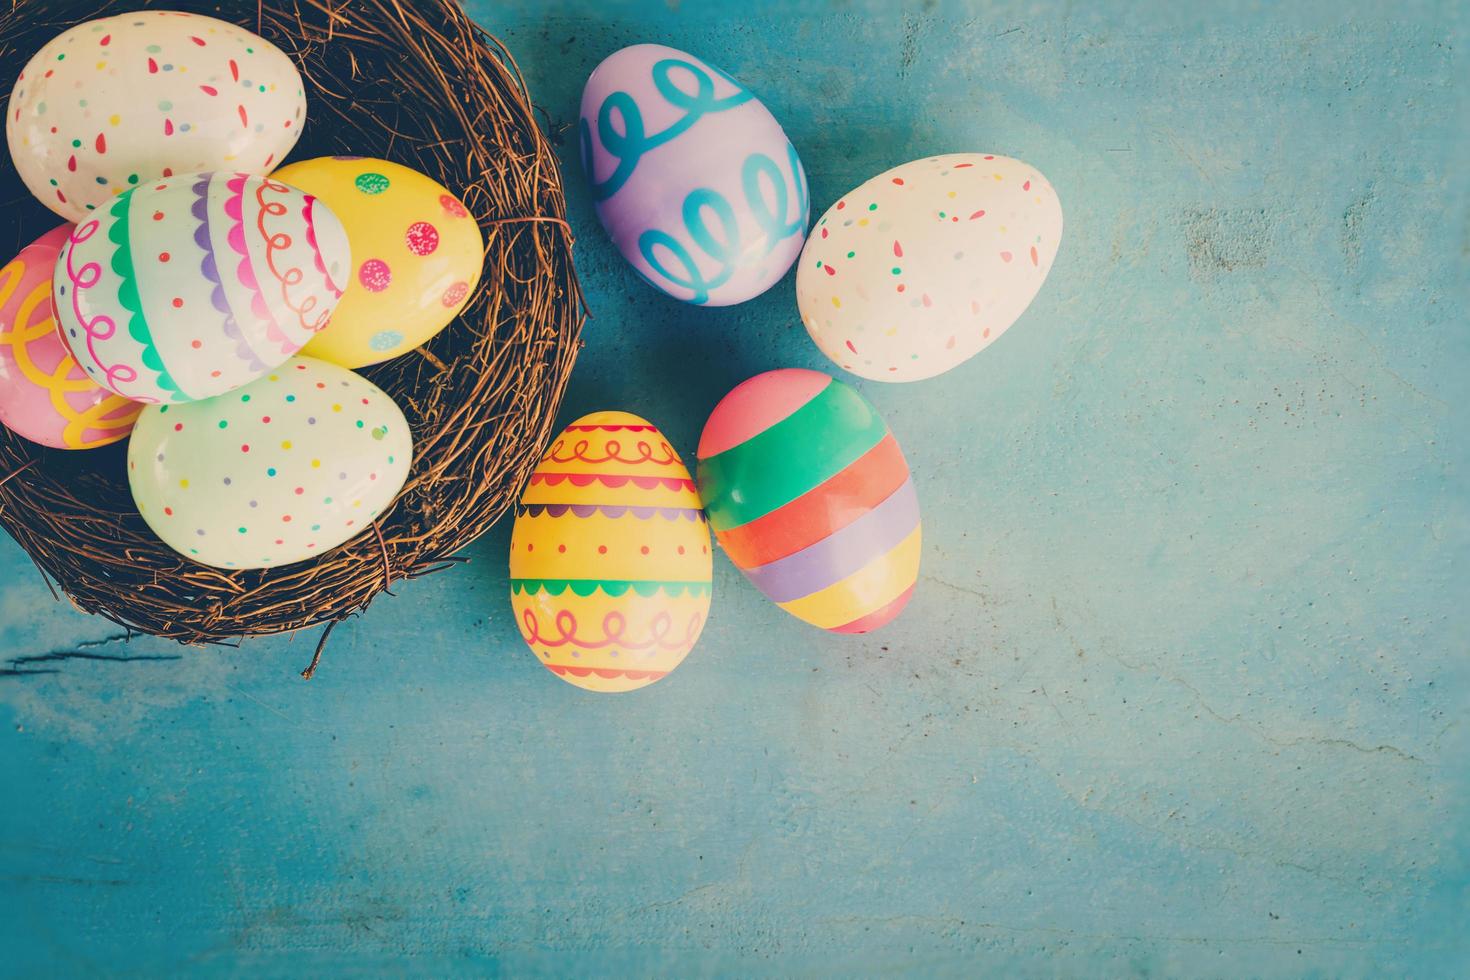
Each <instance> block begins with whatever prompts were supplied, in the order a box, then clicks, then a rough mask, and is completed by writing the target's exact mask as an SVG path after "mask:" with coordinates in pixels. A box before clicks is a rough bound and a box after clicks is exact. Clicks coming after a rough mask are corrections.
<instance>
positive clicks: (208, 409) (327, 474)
mask: <svg viewBox="0 0 1470 980" xmlns="http://www.w3.org/2000/svg"><path fill="white" fill-rule="evenodd" d="M412 457H413V441H412V437H411V436H410V434H409V431H408V424H407V423H406V422H405V421H404V418H403V412H402V411H401V410H400V409H399V407H398V405H397V404H396V403H394V401H393V399H392V398H390V397H389V396H388V395H387V394H385V393H384V392H383V391H382V390H381V389H380V388H378V387H377V386H375V385H373V384H372V383H371V382H369V381H367V380H366V379H364V378H362V377H359V376H358V375H356V374H354V373H353V372H351V371H349V370H347V369H346V368H341V367H338V366H337V365H335V364H328V363H327V362H326V361H319V360H316V359H315V358H311V357H294V358H292V359H291V360H289V361H287V362H286V363H285V364H283V365H281V366H280V367H279V368H277V369H276V370H274V371H272V372H271V373H269V374H267V375H265V376H264V377H262V378H259V379H257V380H255V381H253V382H251V383H250V384H248V385H246V386H244V387H243V388H238V389H236V390H235V391H232V392H229V393H228V394H224V395H220V396H218V397H215V398H206V399H204V400H202V401H195V402H187V403H184V404H173V405H151V406H149V407H148V408H145V409H144V410H143V413H142V415H140V416H139V417H138V422H137V424H136V425H135V426H134V427H133V435H132V438H131V439H130V440H129V441H128V484H129V486H130V487H131V488H132V492H133V502H134V503H136V504H137V506H138V512H139V513H140V514H142V515H143V520H144V521H146V522H147V524H148V526H149V527H150V528H152V529H153V532H154V533H155V534H157V535H158V537H159V538H160V539H161V540H162V541H163V543H164V544H166V545H168V546H169V547H170V548H173V549H174V550H175V551H177V552H179V553H180V554H181V555H184V556H185V557H187V558H190V559H192V560H193V561H197V562H201V563H203V564H205V565H213V566H216V567H218V568H268V567H272V566H276V565H287V564H290V563H292V562H296V561H302V560H303V559H308V558H314V557H316V556H317V555H320V554H322V553H323V552H325V551H329V550H331V549H332V548H335V547H336V546H337V545H339V544H342V543H343V542H344V541H348V540H350V539H352V538H355V537H357V536H358V535H359V534H363V533H365V532H366V533H369V534H371V528H372V524H373V522H374V521H375V520H376V519H377V518H378V517H380V516H381V515H382V514H383V512H384V511H385V510H386V509H387V508H388V507H389V506H390V505H391V504H392V502H393V499H394V498H395V497H396V496H397V495H398V491H399V490H400V489H402V487H403V483H404V480H406V479H407V478H408V469H409V465H410V463H411V462H412Z"/></svg>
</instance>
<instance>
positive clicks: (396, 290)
mask: <svg viewBox="0 0 1470 980" xmlns="http://www.w3.org/2000/svg"><path fill="white" fill-rule="evenodd" d="M273 176H274V177H276V178H277V179H279V180H281V181H283V182H285V183H288V184H290V185H292V186H294V187H299V188H301V189H302V190H304V191H306V192H307V193H309V194H312V195H314V196H315V197H316V198H317V199H318V200H320V201H321V202H322V203H323V204H324V205H325V206H326V207H328V208H330V209H331V211H332V212H333V213H334V214H336V215H337V217H338V218H339V219H340V220H341V221H342V224H343V226H344V228H345V229H346V234H347V238H348V240H349V241H350V242H351V245H352V253H353V261H354V263H356V265H355V267H354V269H353V271H352V278H353V279H354V280H355V282H354V283H353V285H352V288H349V289H348V290H347V291H346V294H345V295H344V296H343V297H342V302H341V303H340V304H339V305H338V307H337V309H336V311H335V312H334V313H333V314H332V320H331V323H330V324H329V325H328V326H327V327H326V329H324V330H322V331H321V332H320V333H319V334H318V335H317V336H316V337H314V338H313V339H312V341H311V342H310V343H309V344H308V345H307V347H306V348H305V349H304V353H307V354H309V355H311V356H314V357H321V358H323V359H325V360H329V361H332V362H333V363H336V364H341V365H342V366H344V367H362V366H365V365H368V364H375V363H377V362H379V361H383V360H387V359H388V358H390V357H395V356H398V355H400V354H402V353H403V352H405V351H408V350H412V349H413V348H415V347H417V346H419V345H421V344H423V343H425V342H426V341H428V340H429V339H430V338H431V337H433V336H434V334H436V333H438V332H439V331H440V330H442V329H444V328H445V327H446V326H448V325H449V324H450V323H451V322H452V321H453V320H454V318H455V316H456V315H457V314H458V313H459V311H460V310H461V309H462V308H463V306H464V305H465V303H467V302H469V299H470V297H471V296H472V295H473V294H474V290H475V286H476V285H477V284H478V282H479V280H480V274H481V271H482V266H483V262H484V239H483V237H482V236H481V234H480V229H479V226H478V225H477V224H476V222H475V220H474V218H473V217H472V216H471V215H470V213H469V210H468V209H467V208H465V206H464V205H463V203H461V202H460V201H459V200H458V199H457V198H455V197H454V196H453V195H452V194H450V193H449V192H448V190H447V189H446V188H445V187H443V186H442V185H441V184H439V183H437V182H436V181H433V180H430V179H429V178H428V177H426V176H424V175H423V174H420V173H418V172H416V171H413V170H410V169H408V168H407V167H403V166H400V165H398V164H396V163H392V162H389V161H387V160H372V159H361V160H354V159H338V158H332V157H321V158H317V159H313V160H304V161H302V162H300V163H293V164H290V165H289V166H286V167H282V168H281V169H280V170H278V171H276V173H275V174H274V175H273ZM390 335H396V336H398V337H399V338H400V339H398V340H396V341H392V342H390V339H391V337H390Z"/></svg>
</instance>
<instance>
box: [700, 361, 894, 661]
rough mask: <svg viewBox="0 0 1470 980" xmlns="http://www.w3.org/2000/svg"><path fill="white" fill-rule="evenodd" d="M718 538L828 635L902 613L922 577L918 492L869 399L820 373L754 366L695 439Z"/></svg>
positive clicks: (773, 594) (785, 605)
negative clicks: (754, 370) (762, 371)
mask: <svg viewBox="0 0 1470 980" xmlns="http://www.w3.org/2000/svg"><path fill="white" fill-rule="evenodd" d="M698 474H699V491H700V495H701V497H703V499H704V505H705V508H706V511H707V513H708V514H709V522H710V526H711V527H712V528H714V532H715V538H716V540H718V541H719V543H720V546H721V547H722V548H724V549H725V553H726V554H727V555H729V556H730V560H731V561H733V562H734V563H735V565H736V567H737V568H739V569H740V570H741V571H742V572H744V573H745V577H746V578H748V579H749V580H750V581H751V582H752V583H753V584H754V585H755V587H756V588H758V589H760V591H761V592H762V593H764V594H765V596H766V597H767V598H769V599H770V600H771V601H773V602H775V603H776V604H777V605H779V606H780V607H781V608H782V609H784V610H786V611H787V612H789V613H791V614H792V615H793V616H795V617H796V618H798V619H802V620H805V621H806V622H808V623H811V624H812V625H813V626H820V627H821V628H822V629H825V630H830V631H831V632H834V633H867V632H869V631H871V630H875V629H877V628H878V627H880V626H882V625H883V624H885V623H887V622H888V621H889V620H891V619H893V618H894V617H895V616H897V615H898V614H899V613H900V612H901V611H902V610H903V607H904V606H905V605H906V604H907V603H908V601H909V596H910V595H912V594H913V591H914V583H915V582H916V581H917V580H918V577H919V550H920V540H921V523H920V520H919V500H918V496H917V495H916V494H915V492H914V484H913V481H912V480H911V479H910V478H909V467H908V463H907V462H906V461H905V460H904V458H903V450H901V449H900V448H899V447H898V442H897V441H896V440H895V439H894V438H893V434H892V433H891V432H889V431H888V426H887V424H886V423H884V421H883V418H882V417H881V416H880V415H879V414H878V413H877V412H876V411H875V410H874V409H873V406H872V405H870V404H868V402H867V401H866V400H865V399H864V398H863V397H862V396H861V395H859V394H858V393H857V392H856V391H853V390H852V389H851V388H849V387H848V386H847V385H845V384H843V383H842V382H840V381H835V380H833V379H832V378H829V377H828V376H827V375H825V374H821V373H820V372H817V371H802V370H798V369H794V368H791V369H786V370H781V371H767V372H766V373H765V374H758V375H756V376H755V377H753V378H751V379H749V380H748V381H745V382H744V383H742V384H740V385H739V386H737V387H736V388H735V389H734V390H733V391H731V392H730V393H729V394H728V395H726V396H725V397H724V399H722V400H721V401H720V403H719V404H718V405H716V406H715V410H714V412H712V413H711V414H710V417H709V421H708V422H707V423H705V427H704V432H703V434H702V435H701V436H700V439H699V465H698Z"/></svg>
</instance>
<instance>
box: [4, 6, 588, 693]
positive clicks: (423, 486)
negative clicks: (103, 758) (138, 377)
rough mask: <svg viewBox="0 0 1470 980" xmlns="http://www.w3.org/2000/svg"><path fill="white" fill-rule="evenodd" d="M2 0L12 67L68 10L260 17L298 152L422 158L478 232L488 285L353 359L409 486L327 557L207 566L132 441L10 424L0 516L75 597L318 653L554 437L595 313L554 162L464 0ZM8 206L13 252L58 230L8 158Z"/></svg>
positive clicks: (476, 528) (418, 569)
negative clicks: (394, 422)
mask: <svg viewBox="0 0 1470 980" xmlns="http://www.w3.org/2000/svg"><path fill="white" fill-rule="evenodd" d="M7 6H8V8H9V9H8V10H5V11H4V12H3V13H0V63H3V64H6V65H9V66H11V70H12V71H19V69H20V67H21V66H22V65H24V64H25V63H26V62H27V61H28V60H29V59H30V57H31V55H32V54H34V53H35V52H36V51H37V50H38V49H39V48H40V47H41V46H42V45H44V44H45V43H46V42H47V41H49V40H50V39H51V38H53V37H54V36H56V35H57V34H59V33H60V32H61V31H63V30H65V29H66V28H68V27H70V26H72V25H73V24H76V23H78V22H81V21H85V20H90V19H93V18H95V17H100V16H106V15H108V14H114V13H120V12H123V11H127V10H132V9H138V8H140V7H141V8H148V7H155V6H157V7H163V8H165V9H170V10H188V11H192V12H195V13H201V14H208V15H210V16H214V17H218V18H220V19H223V20H229V21H232V22H234V23H238V24H240V25H242V26H245V27H248V28H249V29H251V30H254V31H256V32H257V33H258V34H260V35H262V36H263V37H265V38H266V39H268V40H269V41H271V42H273V43H274V44H276V45H277V46H278V47H280V48H281V50H283V51H285V52H286V53H287V54H288V55H289V56H290V57H291V58H292V60H293V61H295V62H296V64H297V66H298V67H299V68H300V70H301V74H302V75H303V77H304V78H305V79H306V82H307V97H308V118H307V125H306V129H305V132H304V133H303V135H302V138H301V140H300V142H299V143H298V144H297V146H296V149H295V151H294V152H293V158H294V159H309V158H312V157H318V156H328V155H334V154H351V155H357V156H371V157H380V158H384V159H388V160H393V161H396V162H398V163H401V164H404V165H405V166H408V167H412V168H413V169H415V170H418V171H421V172H422V173H425V174H428V175H429V176H430V177H433V178H434V179H435V180H437V181H439V182H440V183H442V184H444V185H445V186H446V187H448V188H449V189H450V190H451V191H453V192H454V193H455V194H456V195H457V196H459V197H460V198H461V200H463V201H464V203H465V205H466V206H467V207H468V208H469V209H470V211H471V212H472V213H473V214H474V216H475V218H476V220H477V221H478V222H479V224H480V228H481V230H482V231H483V232H484V235H485V240H486V248H485V273H484V276H483V279H482V282H481V286H480V288H479V291H478V294H477V295H476V296H475V297H474V298H473V300H472V301H471V302H470V303H469V304H468V305H467V306H466V307H465V308H464V310H463V312H462V313H461V314H460V315H459V317H458V318H457V319H456V320H455V322H454V323H452V324H451V325H450V326H449V327H448V328H447V329H446V330H444V331H443V332H441V333H440V334H439V335H438V336H436V337H435V338H434V339H433V340H432V341H430V342H429V343H427V344H426V345H424V346H423V347H421V348H419V349H418V350H416V351H414V352H412V353H410V354H407V355H405V356H402V357H399V358H397V359H395V360H392V361H389V362H387V363H384V364H380V365H376V366H374V367H371V368H367V369H364V371H363V374H364V375H365V376H366V377H368V378H369V379H370V380H371V381H372V382H373V383H374V384H376V385H378V386H379V387H380V388H382V389H383V390H384V391H386V392H387V393H388V394H390V395H392V396H393V398H394V399H395V400H396V401H397V402H398V404H399V406H401V407H402V409H403V411H404V414H405V415H406V416H407V418H408V422H409V425H410V426H411V427H412V430H413V437H414V447H415V456H414V463H413V468H412V471H411V472H410V474H409V477H408V481H407V483H406V484H405V485H404V487H403V490H402V492H401V493H400V494H399V495H398V497H397V498H396V500H395V501H394V503H393V504H392V506H390V507H388V508H386V509H385V510H384V512H383V514H382V515H381V516H380V517H379V518H378V519H377V520H376V521H375V522H374V523H373V526H372V527H371V528H369V529H367V530H365V531H364V532H363V533H361V534H359V535H358V536H357V537H356V538H353V539H352V540H351V541H348V542H347V543H346V544H343V545H341V546H340V547H338V548H334V549H332V550H331V551H329V552H326V553H324V554H322V555H321V556H319V557H317V558H314V559H311V560H308V561H303V562H299V563H296V564H292V565H287V566H284V567H281V568H271V569H258V570H248V571H227V570H224V569H217V568H210V567H206V566H204V565H200V564H196V563H194V562H192V561H189V560H188V559H185V558H183V557H182V556H180V555H179V554H177V553H176V552H174V551H172V550H171V549H169V548H168V547H166V546H165V545H164V544H163V543H162V542H161V541H159V540H158V538H157V537H155V536H154V534H153V532H151V531H150V530H149V529H148V526H147V525H146V524H144V522H143V520H142V518H141V517H139V516H138V513H137V511H136V510H135V509H134V507H133V503H132V496H131V494H130V493H129V490H128V485H127V476H126V473H125V472H124V450H123V448H122V447H123V446H125V443H120V444H117V445H114V446H110V447H106V448H102V449H95V450H90V451H87V452H68V451H63V450H52V449H46V448H43V447H41V446H38V445H35V444H33V443H30V442H28V441H26V440H24V439H22V438H20V437H19V436H16V435H13V434H11V433H9V432H8V431H6V430H4V429H3V428H0V525H3V526H4V527H5V529H6V530H7V531H9V532H10V534H11V535H12V536H13V537H14V538H15V540H16V541H17V542H18V543H19V544H20V546H21V547H22V548H24V549H25V550H26V552H27V553H28V554H29V555H30V556H31V558H32V560H33V561H34V562H35V563H36V566H37V567H38V568H39V569H40V570H41V573H42V575H44V576H45V577H46V579H47V580H48V584H54V586H56V587H59V589H60V590H61V591H62V592H65V593H66V595H68V596H69V597H70V598H71V600H72V601H73V602H74V603H75V604H76V605H77V606H78V607H79V608H81V609H82V610H84V611H86V612H89V613H96V614H97V615H99V616H103V617H105V618H107V619H109V620H112V621H113V622H115V623H118V624H119V625H121V626H123V627H125V628H127V629H128V630H130V631H138V632H142V633H149V634H153V635H155V636H163V637H170V638H173V639H177V640H181V641H185V642H191V643H198V642H232V641H235V640H237V639H238V638H241V637H246V636H259V635H264V634H272V633H283V632H287V631H292V630H299V629H304V628H307V627H311V626H316V625H325V626H326V627H327V629H326V630H325V631H324V632H323V634H322V637H321V642H320V643H319V644H318V647H317V652H318V655H319V654H320V650H321V643H325V640H326V634H327V633H328V632H330V629H331V626H332V625H333V624H335V623H337V622H340V621H341V620H342V619H344V618H346V617H348V616H350V615H352V614H353V613H356V612H360V611H361V610H363V609H364V608H366V607H367V605H368V604H369V603H370V602H372V600H373V598H374V597H375V596H377V595H378V594H379V593H380V592H384V591H387V590H388V589H389V588H391V587H392V585H393V583H394V582H396V581H398V580H400V579H403V578H412V577H415V576H418V575H423V574H426V573H429V572H434V571H438V570H440V569H443V568H447V567H449V566H451V565H453V564H454V563H455V562H457V561H459V560H461V558H460V557H459V556H458V552H460V551H461V549H463V548H464V546H465V545H467V544H468V543H469V542H471V541H473V540H474V539H475V538H476V537H477V536H479V535H480V534H482V533H483V532H484V531H485V530H486V529H488V528H489V527H490V526H491V525H492V524H494V523H495V521H496V520H497V519H498V518H499V517H500V516H501V515H502V514H503V513H504V512H505V510H506V508H507V507H509V506H510V504H511V503H512V502H513V501H514V500H515V498H516V495H517V494H518V492H519V491H520V488H521V487H522V485H523V484H524V483H525V481H526V479H527V478H528V476H529V474H530V472H531V470H532V468H533V467H534V466H535V463H536V460H537V456H538V454H539V452H540V450H541V449H542V448H543V447H544V446H545V444H546V443H547V442H548V441H549V440H550V437H551V435H552V429H551V427H552V424H553V421H554V419H555V416H556V412H557V409H558V407H559V406H560V403H561V399H562V395H563V392H564V390H565V386H566V382H567V377H568V375H569V374H570V373H571V369H572V364H573V362H574V360H575V359H576V354H577V350H578V348H579V346H580V342H579V340H578V337H579V334H580V332H581V328H582V322H583V319H584V317H585V312H584V308H583V305H582V297H581V292H580V289H579V287H578V285H577V280H576V276H575V273H574V271H573V268H572V254H571V251H572V236H571V233H570V229H569V228H568V226H567V223H566V220H565V200H564V198H563V196H562V185H561V174H560V170H559V168H558V165H557V161H556V157H555V155H554V154H553V152H552V150H551V147H550V145H549V144H548V141H547V139H546V137H545V136H544V135H543V133H542V131H541V128H540V127H539V126H538V125H537V121H536V118H535V115H534V110H533V107H532V105H531V101H530V98H529V96H528V95H527V92H526V87H525V83H524V81H523V80H522V78H521V76H520V73H519V69H518V68H517V67H516V64H515V61H514V59H513V58H512V57H511V55H510V53H509V52H508V51H507V50H506V49H505V47H504V46H503V45H502V44H501V43H500V42H499V41H498V40H497V39H495V38H494V37H492V36H490V35H488V34H486V33H485V32H484V31H482V30H481V29H480V28H478V27H477V26H475V25H474V24H473V23H472V22H471V21H470V19H469V18H468V17H467V16H466V15H465V13H464V11H463V10H462V9H461V8H460V6H459V5H458V4H457V3H456V2H455V0H272V2H263V3H258V4H257V3H249V2H236V3H223V4H221V3H218V2H216V3H198V2H190V0H165V2H163V3H151V2H148V0H142V2H131V0H130V2H127V3H122V4H103V5H99V4H98V3H97V2H96V0H13V2H12V3H10V4H7ZM9 84H10V83H9V82H8V81H7V82H4V85H5V86H6V87H7V90H8V86H9ZM8 99H9V96H8V95H6V100H7V109H8ZM0 200H3V201H4V208H3V210H0V244H3V245H5V246H8V247H9V251H8V252H6V253H5V254H6V255H13V254H15V253H16V252H18V251H19V250H20V249H21V248H22V247H23V246H24V245H25V244H27V243H28V242H30V241H31V240H32V239H34V238H35V237H36V236H37V235H39V234H40V233H41V232H43V231H45V230H46V229H48V228H50V227H52V226H54V225H55V222H56V219H55V216H54V215H52V214H51V213H50V212H48V211H46V210H45V209H44V208H43V207H42V206H41V205H40V204H39V203H37V202H36V201H35V200H34V199H33V198H32V197H31V195H30V194H29V193H28V192H27V190H26V188H25V186H24V185H23V184H22V183H21V180H20V178H19V177H18V176H17V174H16V171H15V168H14V166H13V165H12V164H11V162H10V159H9V155H8V154H4V162H3V164H0ZM53 591H55V590H54V589H53ZM313 664H315V660H313ZM308 676H309V671H308Z"/></svg>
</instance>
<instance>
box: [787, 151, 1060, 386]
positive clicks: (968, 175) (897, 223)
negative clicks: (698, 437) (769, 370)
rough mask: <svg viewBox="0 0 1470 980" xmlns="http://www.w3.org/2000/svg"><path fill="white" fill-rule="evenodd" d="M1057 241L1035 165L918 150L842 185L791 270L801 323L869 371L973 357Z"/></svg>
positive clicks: (1046, 267)
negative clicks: (919, 156) (915, 156)
mask: <svg viewBox="0 0 1470 980" xmlns="http://www.w3.org/2000/svg"><path fill="white" fill-rule="evenodd" d="M1061 241H1062V206H1061V203H1060V202H1059V201H1058V200H1057V194H1056V191H1054V190H1052V186H1051V184H1049V183H1047V180H1046V178H1045V177H1043V176H1042V175H1041V173H1040V171H1038V170H1036V169H1035V168H1034V167H1032V166H1030V165H1029V164H1025V163H1022V162H1021V161H1020V160H1012V159H1010V158H1009V157H1000V156H993V155H990V154H979V153H951V154H949V155H948V156H940V157H928V158H926V159H923V160H915V161H913V162H912V163H906V164H904V165H903V166H901V167H895V168H893V169H892V170H889V171H886V172H884V173H881V174H879V175H878V176H876V177H874V178H873V179H871V180H869V181H868V182H867V183H865V184H861V185H859V186H858V187H857V188H855V189H854V190H852V191H851V192H849V193H847V194H845V195H843V197H842V198H841V200H839V201H838V202H837V203H836V204H834V205H833V206H832V207H831V208H830V209H828V211H827V213H826V214H824V215H823V216H822V218H821V220H820V221H818V222H817V226H816V228H814V229H813V230H812V236H811V238H810V239H809V240H808V242H807V245H806V248H805V249H804V250H803V251H802V255H801V262H800V264H799V265H798V266H797V273H796V301H797V304H798V305H799V306H800V307H801V319H802V322H803V323H804V324H806V329H807V332H808V333H810V334H811V336H812V339H813V340H815V341H816V342H817V346H818V347H820V348H821V349H822V353H824V354H826V355H827V356H828V357H829V358H831V359H832V360H833V361H834V362H836V363H837V364H838V365H840V366H841V367H842V368H844V369H845V370H848V371H851V372H852V373H853V374H857V375H861V376H862V377H864V378H871V379H873V380H874V381H919V380H921V379H923V378H930V377H933V376H934V375H936V374H943V373H944V372H945V371H948V370H949V369H950V368H952V367H955V366H956V365H958V364H960V363H962V362H964V361H966V360H968V359H969V358H971V357H974V356H975V355H976V354H978V353H979V352H980V351H982V350H984V349H985V348H986V347H987V346H989V345H990V343H991V342H992V341H994V340H995V339H996V338H997V337H999V336H1000V335H1001V334H1002V333H1004V332H1005V330H1006V328H1008V327H1009V326H1010V325H1011V324H1012V323H1015V322H1016V319H1017V318H1018V317H1020V315H1021V314H1022V313H1024V312H1025V311H1026V307H1027V306H1029V305H1030V304H1031V300H1032V299H1033V298H1034V297H1035V296H1036V293H1037V290H1039V289H1040V288H1041V284H1042V283H1043V282H1044V281H1045V280H1046V274H1047V273H1048V272H1050V271H1051V266H1052V260H1053V259H1054V258H1056V254H1057V246H1058V245H1060V244H1061Z"/></svg>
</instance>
